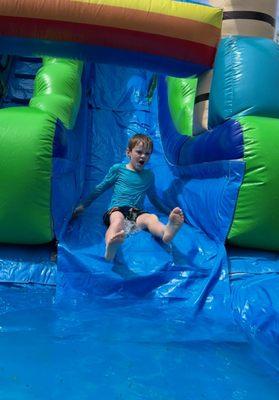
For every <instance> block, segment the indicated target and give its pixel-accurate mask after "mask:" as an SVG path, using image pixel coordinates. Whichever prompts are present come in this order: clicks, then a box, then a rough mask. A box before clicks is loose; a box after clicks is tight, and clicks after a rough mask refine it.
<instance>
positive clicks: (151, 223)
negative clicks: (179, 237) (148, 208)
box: [136, 207, 184, 243]
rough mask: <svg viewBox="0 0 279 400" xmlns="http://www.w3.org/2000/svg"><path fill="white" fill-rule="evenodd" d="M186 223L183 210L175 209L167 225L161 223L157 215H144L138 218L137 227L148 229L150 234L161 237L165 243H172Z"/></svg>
mask: <svg viewBox="0 0 279 400" xmlns="http://www.w3.org/2000/svg"><path fill="white" fill-rule="evenodd" d="M183 222H184V216H183V213H182V210H181V209H180V208H179V207H176V208H174V209H173V210H172V211H171V213H170V215H169V220H168V223H167V225H164V224H163V223H162V222H160V221H159V219H158V217H157V215H155V214H148V213H144V214H141V215H140V216H139V217H138V218H137V222H136V223H137V226H138V227H139V228H140V229H148V230H149V232H150V233H151V234H152V235H154V236H157V237H160V238H161V239H162V240H163V241H164V242H165V243H169V242H171V241H172V239H173V238H174V236H175V235H176V234H177V232H178V231H179V229H180V228H181V226H182V224H183Z"/></svg>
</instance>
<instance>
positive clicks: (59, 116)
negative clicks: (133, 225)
mask: <svg viewBox="0 0 279 400" xmlns="http://www.w3.org/2000/svg"><path fill="white" fill-rule="evenodd" d="M200 3H205V2H200ZM200 3H198V2H190V1H189V2H187V1H184V2H182V1H172V0H153V1H151V0H141V1H139V0H129V1H128V0H102V1H97V0H58V1H55V2H54V1H53V0H45V1H44V2H36V1H34V0H17V1H16V0H15V1H10V0H0V18H1V24H0V49H1V50H0V52H1V54H2V56H1V65H0V69H1V71H0V73H1V106H2V107H1V110H0V143H1V145H0V181H1V191H0V242H1V248H0V280H1V282H13V283H25V284H26V283H32V284H44V285H56V286H57V297H60V298H64V299H65V298H68V297H71V296H74V297H78V296H81V297H87V298H88V297H93V298H94V297H95V298H96V297H102V298H122V299H123V298H124V299H127V298H129V299H139V298H144V299H150V301H151V300H157V301H159V300H163V301H169V302H170V303H171V304H174V303H176V304H180V305H181V304H183V305H184V307H186V309H187V310H188V311H187V312H189V314H191V315H198V314H199V313H200V314H203V315H205V316H207V317H210V318H215V319H218V320H227V319H230V318H232V319H233V320H234V321H235V322H237V323H238V324H239V325H240V326H241V327H242V328H243V329H244V330H245V331H246V332H247V334H248V335H255V332H256V334H257V335H258V336H259V337H260V338H261V340H265V341H266V342H267V343H270V342H272V343H273V344H275V343H277V344H278V335H279V329H278V326H279V316H278V312H279V302H278V290H279V277H278V272H279V257H278V250H279V234H278V231H279V207H278V201H279V181H278V172H277V171H278V146H279V91H278V87H279V74H278V68H279V47H278V45H277V44H276V43H275V42H274V41H273V36H274V27H275V14H276V1H273V0H268V1H267V0H265V1H262V0H248V1H245V2H243V1H240V0H235V1H234V0H210V1H208V2H206V3H207V4H200ZM134 133H145V134H148V135H150V136H151V137H152V139H153V141H154V144H155V149H154V154H153V155H152V158H151V161H150V168H152V170H153V171H154V173H155V177H156V188H157V192H158V197H159V198H160V199H161V201H163V202H164V204H165V205H166V206H167V207H169V208H170V209H171V208H172V207H174V206H177V205H178V206H180V207H181V208H182V209H183V211H184V214H185V216H186V222H185V224H184V226H183V228H182V229H181V230H180V231H179V233H178V235H177V236H176V237H175V240H174V241H173V243H172V244H171V245H164V244H163V243H161V242H160V241H158V240H156V239H155V238H153V237H151V236H150V235H149V234H148V233H147V232H143V231H141V232H137V233H135V234H132V235H128V236H127V239H126V240H125V242H124V244H123V245H122V248H121V249H120V251H119V252H118V254H117V257H116V259H115V261H114V262H113V263H108V262H106V261H105V260H104V257H103V254H104V232H105V228H104V226H103V223H102V215H103V213H104V211H105V210H106V209H107V206H108V202H109V199H110V194H111V193H105V194H104V195H102V196H101V197H100V198H98V199H97V200H96V201H94V203H92V205H91V207H89V208H88V210H87V211H86V212H85V213H84V214H83V215H82V216H81V217H80V218H78V219H77V220H74V221H73V220H71V215H72V212H73V210H74V208H75V206H76V205H77V204H78V202H79V201H80V200H81V199H83V198H85V197H86V196H87V195H88V194H89V193H90V191H91V190H92V188H93V187H94V186H95V185H96V184H97V183H98V182H99V181H100V180H101V179H102V178H103V177H104V175H105V174H106V172H107V171H108V169H109V167H110V166H111V165H113V164H114V163H118V162H125V149H126V145H127V140H128V139H129V137H130V136H131V135H133V134H134ZM146 209H147V210H149V211H150V212H156V213H157V214H158V215H160V217H161V218H162V220H166V219H167V215H164V214H162V213H160V210H159V209H156V204H155V205H154V204H151V203H149V202H148V201H146ZM56 247H57V248H56ZM56 252H57V254H56Z"/></svg>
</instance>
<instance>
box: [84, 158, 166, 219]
mask: <svg viewBox="0 0 279 400" xmlns="http://www.w3.org/2000/svg"><path fill="white" fill-rule="evenodd" d="M111 187H114V191H113V195H112V199H111V202H110V205H109V209H110V208H112V207H121V206H130V207H135V208H139V209H143V203H144V199H145V196H146V195H147V196H148V198H149V200H150V201H151V202H152V204H153V205H154V206H155V207H157V208H158V209H159V210H160V211H162V212H164V213H167V214H168V213H169V211H170V210H169V209H168V208H167V207H166V206H165V205H164V204H163V203H162V202H161V201H160V200H159V199H158V196H157V194H156V190H155V183H154V174H153V172H152V171H151V170H149V169H143V170H142V171H140V172H137V171H132V170H130V169H128V168H127V167H126V164H115V165H113V166H112V167H111V168H110V170H109V172H108V174H107V175H106V176H105V178H104V180H103V181H102V182H101V183H99V184H98V185H97V186H96V187H95V188H94V190H93V191H92V193H91V194H90V196H89V197H88V198H87V199H86V200H85V201H84V202H83V205H84V206H85V207H87V206H89V205H90V204H91V202H92V201H93V200H95V199H96V198H97V197H99V196H100V195H101V194H102V193H103V192H105V191H106V190H107V189H109V188H111Z"/></svg>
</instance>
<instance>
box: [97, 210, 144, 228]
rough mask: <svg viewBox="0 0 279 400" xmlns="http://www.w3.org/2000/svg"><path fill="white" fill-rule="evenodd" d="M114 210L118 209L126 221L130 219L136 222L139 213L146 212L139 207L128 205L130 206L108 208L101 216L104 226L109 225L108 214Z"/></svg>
mask: <svg viewBox="0 0 279 400" xmlns="http://www.w3.org/2000/svg"><path fill="white" fill-rule="evenodd" d="M114 211H120V212H121V213H122V214H123V215H124V218H126V219H127V220H128V221H132V222H136V220H137V218H138V217H139V216H140V215H141V214H145V213H146V211H143V210H140V209H139V208H135V207H130V206H122V207H113V208H111V209H110V210H108V211H107V212H106V213H105V214H104V216H103V221H104V224H105V225H106V226H109V225H110V216H111V214H112V213H113V212H114Z"/></svg>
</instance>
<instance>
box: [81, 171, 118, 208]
mask: <svg viewBox="0 0 279 400" xmlns="http://www.w3.org/2000/svg"><path fill="white" fill-rule="evenodd" d="M118 169H119V164H116V165H113V166H112V167H111V168H110V170H109V172H108V173H107V175H106V176H105V177H104V179H103V180H102V182H101V183H99V184H98V185H97V186H95V188H94V189H93V191H92V192H91V193H90V195H89V196H88V197H87V198H86V199H85V200H84V201H82V202H81V203H80V204H79V205H78V206H77V208H76V209H75V211H74V214H77V215H78V214H80V213H81V212H82V211H83V210H84V208H86V207H88V206H89V205H90V204H91V203H92V201H93V200H95V199H97V197H99V196H100V195H101V194H102V193H104V192H105V191H106V190H107V189H109V188H110V187H111V186H113V184H114V183H115V181H116V178H117V175H118Z"/></svg>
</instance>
